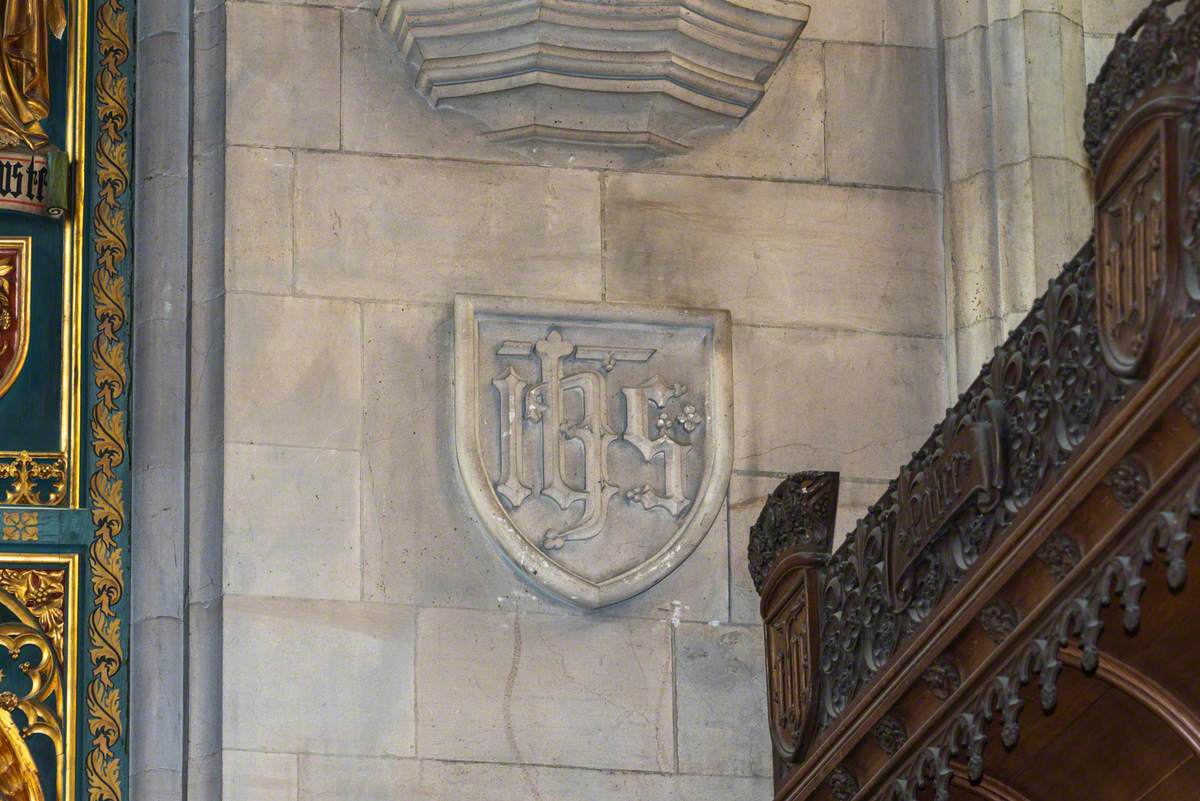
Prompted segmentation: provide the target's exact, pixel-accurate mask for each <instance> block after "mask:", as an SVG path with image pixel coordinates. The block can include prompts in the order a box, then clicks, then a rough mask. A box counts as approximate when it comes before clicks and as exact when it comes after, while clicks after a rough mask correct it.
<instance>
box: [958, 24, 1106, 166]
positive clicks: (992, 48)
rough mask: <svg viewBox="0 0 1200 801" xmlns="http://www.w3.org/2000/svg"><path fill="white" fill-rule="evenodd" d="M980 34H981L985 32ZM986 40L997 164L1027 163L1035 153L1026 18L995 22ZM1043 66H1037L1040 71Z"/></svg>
mask: <svg viewBox="0 0 1200 801" xmlns="http://www.w3.org/2000/svg"><path fill="white" fill-rule="evenodd" d="M971 35H972V34H968V36H971ZM978 35H982V32H979V34H978ZM964 38H967V37H964ZM986 38H987V51H988V62H989V64H990V69H991V94H992V114H991V116H992V139H993V142H994V145H995V150H996V155H995V164H996V166H997V167H1003V166H1004V165H1007V164H1016V163H1018V162H1021V161H1025V160H1027V159H1028V158H1029V157H1030V154H1032V152H1033V150H1032V145H1031V143H1030V119H1029V76H1028V70H1029V64H1028V62H1027V60H1026V57H1027V55H1028V51H1027V50H1026V42H1025V20H1024V17H1023V16H1017V17H1013V18H1010V19H999V20H996V21H995V22H993V23H992V24H991V26H990V27H989V28H988V29H987V32H986ZM1042 66H1043V65H1038V68H1039V69H1041V68H1042ZM1080 113H1082V112H1080Z"/></svg>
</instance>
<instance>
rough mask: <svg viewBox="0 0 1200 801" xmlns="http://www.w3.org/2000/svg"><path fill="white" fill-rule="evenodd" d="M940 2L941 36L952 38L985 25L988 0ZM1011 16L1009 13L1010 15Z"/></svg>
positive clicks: (946, 0)
mask: <svg viewBox="0 0 1200 801" xmlns="http://www.w3.org/2000/svg"><path fill="white" fill-rule="evenodd" d="M939 2H940V3H941V4H942V36H943V37H945V38H947V39H953V38H954V37H956V36H962V35H963V34H964V33H966V32H967V31H969V30H970V29H971V28H974V27H977V26H982V27H986V26H987V24H988V23H989V22H990V21H991V19H990V18H989V15H988V2H989V0H939ZM1010 16H1011V15H1010Z"/></svg>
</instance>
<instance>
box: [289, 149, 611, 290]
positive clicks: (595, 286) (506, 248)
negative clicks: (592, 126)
mask: <svg viewBox="0 0 1200 801" xmlns="http://www.w3.org/2000/svg"><path fill="white" fill-rule="evenodd" d="M296 171H297V179H296V193H297V197H298V207H297V210H296V241H297V253H296V285H297V288H298V290H299V291H300V292H301V293H311V294H314V295H322V296H328V295H336V296H341V297H359V298H371V299H374V300H389V299H396V300H410V301H411V300H416V301H432V302H438V303H447V302H449V301H451V300H452V299H453V297H454V294H455V293H456V292H478V293H492V294H500V293H503V294H511V295H533V296H542V297H546V296H555V297H569V298H574V299H580V300H582V299H588V298H595V299H599V295H600V179H599V177H598V175H596V174H594V173H590V172H585V171H582V170H552V169H546V168H542V167H510V166H495V165H481V164H467V163H458V162H446V161H442V162H432V161H428V160H413V159H396V158H381V157H364V156H347V155H339V154H327V153H302V154H299V155H298V157H297V162H296Z"/></svg>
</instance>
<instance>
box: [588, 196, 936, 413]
mask: <svg viewBox="0 0 1200 801" xmlns="http://www.w3.org/2000/svg"><path fill="white" fill-rule="evenodd" d="M604 208H605V231H606V240H605V245H606V250H605V273H606V278H607V286H608V298H609V300H622V301H638V302H643V303H667V304H688V305H693V306H709V307H720V308H727V309H730V310H731V311H732V312H733V315H734V320H735V321H737V322H748V323H760V324H768V325H785V326H786V325H801V326H831V327H845V328H855V329H867V330H872V329H873V330H884V331H890V332H903V333H916V334H922V335H931V336H932V335H937V334H940V333H941V331H942V326H943V318H942V310H941V308H940V306H939V305H938V304H937V303H936V302H930V299H931V298H932V297H935V296H936V294H937V293H936V292H935V291H931V288H932V287H936V286H937V285H938V284H939V283H940V282H941V280H942V277H941V274H942V268H941V262H942V255H941V241H940V236H939V235H938V231H939V228H940V220H941V210H940V208H939V203H938V199H937V198H936V197H935V196H933V195H927V194H922V193H915V192H893V191H887V190H877V189H864V188H843V187H829V186H812V185H801V184H787V183H773V182H772V183H767V182H761V181H736V180H718V179H705V178H699V177H670V176H654V175H638V174H624V175H612V176H610V177H609V179H608V182H607V186H606V192H605V200H604ZM864 219H869V220H871V221H872V224H871V225H863V224H862V221H863V220H864ZM739 414H740V409H739Z"/></svg>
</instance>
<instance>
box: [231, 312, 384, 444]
mask: <svg viewBox="0 0 1200 801" xmlns="http://www.w3.org/2000/svg"><path fill="white" fill-rule="evenodd" d="M225 313H226V331H227V332H229V338H228V341H227V343H226V351H225V360H226V375H225V387H226V394H225V408H226V410H227V412H228V414H227V417H226V419H225V437H226V441H227V442H243V443H270V444H273V445H301V446H306V445H307V446H314V447H323V448H343V449H357V448H358V446H359V438H360V434H361V430H362V402H361V397H362V364H361V360H360V357H359V355H358V354H359V352H360V350H361V348H360V341H361V330H360V326H361V323H360V320H359V309H358V306H357V305H356V304H354V303H349V302H346V301H336V300H316V299H301V298H288V297H273V296H268V295H245V294H232V295H230V296H229V297H228V299H227V303H226V307H225Z"/></svg>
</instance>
